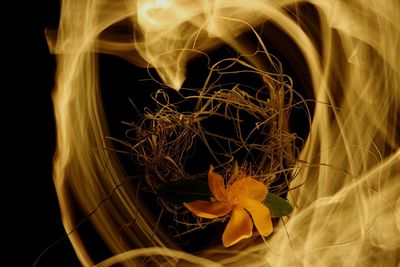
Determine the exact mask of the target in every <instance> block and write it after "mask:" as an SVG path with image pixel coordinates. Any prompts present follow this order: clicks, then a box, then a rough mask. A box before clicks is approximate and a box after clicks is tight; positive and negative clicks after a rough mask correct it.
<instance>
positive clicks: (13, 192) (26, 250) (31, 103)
mask: <svg viewBox="0 0 400 267" xmlns="http://www.w3.org/2000/svg"><path fill="white" fill-rule="evenodd" d="M2 13H3V16H4V17H7V20H8V21H7V23H5V24H4V25H3V26H4V29H5V30H4V31H3V38H2V41H3V45H4V44H5V46H6V48H5V49H4V50H3V57H4V58H5V61H3V63H4V62H5V63H6V64H5V72H3V75H4V73H5V74H6V75H4V78H5V79H4V80H3V82H4V83H3V86H4V88H2V89H3V90H2V109H3V112H2V115H3V116H2V117H3V120H2V121H3V123H4V124H3V127H1V128H2V133H3V138H2V139H3V140H2V141H3V145H2V147H3V149H2V152H3V153H2V154H3V157H5V158H6V160H5V161H3V164H4V163H5V164H4V165H3V167H4V168H3V172H2V173H3V175H2V178H3V179H2V180H3V187H2V188H3V190H2V191H3V194H2V199H3V200H2V204H3V212H4V213H3V214H6V215H5V216H4V217H3V220H2V221H3V227H4V228H3V231H4V232H3V236H5V237H6V240H7V242H5V240H4V238H2V239H3V242H4V243H3V242H2V243H3V245H5V246H6V249H5V252H6V253H5V255H4V256H5V257H6V258H5V259H3V264H1V265H2V266H32V265H33V263H34V261H35V260H36V259H37V257H38V256H39V255H40V254H41V253H42V252H43V251H44V250H45V249H46V248H47V247H49V246H50V245H51V244H52V243H54V242H55V241H56V240H58V239H60V238H62V237H63V236H65V233H64V229H63V227H62V223H61V217H60V213H59V207H58V202H57V198H56V193H55V189H54V185H53V181H52V157H53V153H54V148H55V125H54V123H55V122H54V116H53V110H52V108H53V107H52V101H51V91H52V88H53V86H54V74H55V57H54V55H51V54H50V52H49V49H48V46H47V42H46V38H45V29H46V28H47V27H48V28H53V29H55V28H56V27H57V24H58V19H59V2H58V1H57V0H46V1H26V3H24V2H18V3H17V5H16V6H13V7H12V8H8V7H7V8H6V7H4V10H3V12H2ZM7 13H8V14H7ZM4 126H5V127H4ZM7 262H8V263H7ZM37 266H80V264H79V262H78V261H77V259H76V256H75V254H74V253H73V250H72V248H71V246H70V244H69V243H68V241H67V239H64V241H61V242H59V244H58V245H57V246H54V248H52V249H50V250H49V251H48V253H46V254H45V255H44V256H43V257H42V259H41V260H40V262H39V264H38V265H37Z"/></svg>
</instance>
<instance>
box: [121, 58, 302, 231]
mask: <svg viewBox="0 0 400 267" xmlns="http://www.w3.org/2000/svg"><path fill="white" fill-rule="evenodd" d="M225 61H226V60H225ZM231 64H232V65H233V64H236V65H237V64H238V65H240V66H241V67H243V69H245V70H242V71H230V70H229V68H218V64H216V65H214V67H213V68H212V69H211V72H210V73H212V74H216V75H217V76H218V77H221V76H223V75H243V73H245V72H247V73H251V74H252V75H254V77H257V78H256V79H259V82H260V84H261V86H259V87H252V86H249V85H247V84H246V85H243V84H220V83H218V81H219V80H220V79H219V78H217V79H215V80H214V81H213V82H211V78H210V77H212V75H210V76H209V79H208V80H207V81H206V83H205V84H204V86H203V88H201V89H198V90H194V89H193V90H189V89H182V90H181V91H179V94H180V98H179V100H176V101H175V100H174V101H173V100H171V97H170V95H169V92H170V91H168V90H162V89H160V90H158V91H157V92H156V93H155V94H153V95H152V99H153V100H154V106H153V108H150V107H147V108H145V110H144V113H143V114H142V119H141V120H140V121H139V122H136V123H126V124H127V125H128V126H129V132H130V133H129V136H130V138H131V139H130V140H129V142H127V141H124V144H126V145H128V146H129V151H130V153H131V156H132V159H133V160H134V161H135V162H136V163H137V164H139V165H140V166H141V170H142V174H143V176H144V177H145V180H146V183H145V185H144V187H146V190H150V191H152V192H154V193H156V192H157V188H158V186H160V185H161V184H163V183H166V182H169V181H174V180H179V179H206V177H207V174H206V173H207V171H208V168H209V165H210V164H213V165H214V166H217V167H218V168H219V169H220V170H221V174H223V173H224V172H226V173H228V172H229V170H230V168H231V166H232V164H233V162H234V161H235V160H237V161H238V162H239V163H242V164H244V165H246V168H247V169H248V171H249V172H250V173H251V174H252V176H253V177H255V178H256V179H258V180H260V181H263V182H264V183H265V184H267V185H269V190H270V191H271V192H274V193H277V194H279V195H284V194H286V192H287V190H288V183H289V182H290V180H291V179H293V177H294V174H293V173H292V171H291V170H292V167H293V166H294V164H295V161H296V154H297V149H296V146H295V140H296V138H297V136H296V134H294V133H291V132H290V129H289V115H290V111H291V108H292V106H293V94H294V90H293V84H292V80H291V79H290V77H288V76H287V75H285V74H283V72H282V68H281V66H280V64H279V62H278V63H277V64H275V65H274V70H275V71H274V73H267V72H262V71H259V70H257V69H254V68H251V67H249V65H248V64H246V63H245V62H244V61H241V60H240V59H232V62H231ZM232 65H231V66H232ZM169 90H171V89H169ZM132 133H133V134H132ZM132 136H133V138H132ZM199 147H201V148H199ZM200 162H201V163H202V164H203V165H202V166H200V167H199V165H201V164H200ZM195 165H196V166H195ZM159 203H160V204H161V205H162V208H163V209H165V210H167V211H169V212H170V213H171V214H172V215H173V218H174V220H175V221H176V222H177V223H181V224H184V225H186V226H187V227H189V228H191V229H192V228H193V227H198V226H200V227H203V226H204V224H209V223H212V222H213V221H211V222H210V221H207V222H202V221H201V219H199V218H193V216H191V217H190V218H191V219H190V218H189V214H188V212H187V210H185V209H184V208H182V207H181V206H177V205H176V204H172V203H168V202H166V201H163V200H162V199H159ZM196 220H197V221H196ZM199 220H200V221H199ZM217 220H218V219H217ZM188 231H191V230H190V229H189V230H188ZM178 234H179V233H178Z"/></svg>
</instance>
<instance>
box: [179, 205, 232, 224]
mask: <svg viewBox="0 0 400 267" xmlns="http://www.w3.org/2000/svg"><path fill="white" fill-rule="evenodd" d="M183 205H184V206H185V207H186V208H187V209H188V210H190V211H191V212H193V213H194V214H195V215H196V216H199V217H202V218H207V219H214V218H217V217H221V216H224V215H226V214H228V212H230V211H231V207H229V206H227V205H225V204H223V203H221V202H210V201H206V200H195V201H192V202H190V203H186V202H185V203H183Z"/></svg>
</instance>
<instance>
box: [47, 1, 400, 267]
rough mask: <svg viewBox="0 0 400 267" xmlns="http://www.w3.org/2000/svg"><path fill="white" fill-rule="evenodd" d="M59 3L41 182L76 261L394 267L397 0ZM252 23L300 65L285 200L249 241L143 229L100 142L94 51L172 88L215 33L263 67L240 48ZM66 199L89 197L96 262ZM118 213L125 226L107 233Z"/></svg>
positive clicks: (399, 208) (214, 42) (210, 46)
mask: <svg viewBox="0 0 400 267" xmlns="http://www.w3.org/2000/svg"><path fill="white" fill-rule="evenodd" d="M61 7H62V8H61V19H60V24H59V28H58V34H57V38H56V40H49V44H50V48H51V50H52V52H53V53H55V54H56V55H57V72H56V84H55V89H54V92H53V101H54V111H55V118H56V123H57V150H56V154H55V158H54V183H55V186H56V190H57V196H58V199H59V204H60V208H61V212H62V218H63V224H64V227H65V230H66V232H67V233H69V232H71V234H69V236H68V237H69V240H70V242H71V244H72V246H73V248H74V250H75V252H76V254H77V256H78V258H79V260H80V262H81V263H82V265H83V266H93V265H96V264H97V266H111V265H112V264H115V263H117V262H120V263H124V264H126V266H140V264H143V258H146V259H151V260H150V261H147V262H148V266H243V264H245V266H274V267H275V266H398V264H399V263H400V198H399V192H400V146H399V144H400V134H399V132H400V131H399V130H400V119H399V115H400V109H399V103H400V86H399V85H400V65H399V64H398V62H399V61H400V55H399V51H400V17H399V16H398V14H399V12H400V2H399V1H397V0H385V1H371V0H355V1H344V0H343V1H340V0H336V1H333V0H332V1H331V0H314V1H311V0H310V1H303V2H301V3H300V2H299V1H296V0H284V1H272V0H246V1H244V0H220V1H218V0H214V1H212V0H209V1H200V0H198V1H181V0H131V1H111V0H88V1H80V0H63V1H62V6H61ZM310 10H312V12H310ZM263 23H264V24H265V23H269V24H271V25H274V26H275V27H276V28H277V29H279V30H280V31H281V32H282V33H283V34H284V36H285V38H286V39H282V47H283V48H282V49H283V50H285V51H287V54H289V55H292V56H293V58H292V62H300V61H299V59H300V58H303V59H304V61H305V64H303V65H296V64H295V63H294V64H295V66H294V67H295V68H298V69H303V70H304V69H306V70H307V71H306V72H307V73H308V74H309V77H303V78H304V79H306V78H307V79H310V81H311V88H306V90H309V91H310V92H312V94H313V96H314V101H313V103H314V111H313V114H312V116H311V118H312V120H311V124H310V131H309V133H308V136H307V139H306V141H305V144H304V146H303V147H302V149H301V151H300V153H299V155H298V161H297V165H296V173H298V174H297V176H296V178H295V179H293V181H292V182H291V184H290V188H291V189H292V190H290V191H289V194H288V198H289V200H290V202H291V203H292V204H293V205H294V206H295V210H294V212H293V213H292V214H291V215H290V216H289V217H287V218H285V219H282V220H281V221H280V223H279V225H278V227H276V228H275V229H274V233H273V235H272V236H271V237H270V238H268V239H267V240H265V242H263V243H262V244H258V245H252V246H248V247H247V248H245V249H242V250H240V251H237V250H234V249H223V248H210V249H208V250H205V251H201V252H198V253H195V254H196V255H194V254H189V253H185V252H183V251H180V249H179V247H178V246H177V245H176V243H175V242H174V239H173V238H172V237H171V236H170V235H169V234H168V233H167V232H166V231H163V230H162V229H161V228H160V230H159V231H157V232H156V234H155V235H154V229H156V228H158V227H157V226H158V222H157V217H156V216H154V214H153V213H152V212H151V209H149V207H147V206H146V204H144V203H143V201H142V200H141V197H140V195H139V193H138V192H137V191H136V190H135V189H134V188H133V187H132V188H130V187H126V186H120V184H121V183H122V182H123V181H124V179H126V177H127V175H126V174H125V170H124V167H123V166H122V164H121V163H120V162H119V160H118V157H117V156H116V154H115V152H113V151H112V150H110V149H105V148H110V147H112V144H110V143H109V142H108V141H106V140H107V139H106V137H107V136H110V134H109V130H108V126H107V121H106V119H105V112H104V109H103V104H102V99H101V94H100V85H99V82H98V80H99V72H98V53H107V54H112V55H115V56H118V57H121V58H123V59H125V60H127V61H129V62H131V63H133V64H135V65H136V66H138V67H149V68H154V70H155V71H156V72H157V73H158V75H159V77H160V82H162V83H164V84H165V85H167V86H169V87H170V88H173V89H175V90H178V91H179V90H180V89H181V87H182V85H183V83H184V82H185V79H186V78H187V76H186V71H187V65H188V63H189V61H190V60H192V59H194V58H196V57H198V56H199V54H201V53H208V52H210V51H213V50H214V49H216V48H218V47H220V46H222V45H227V46H229V47H232V48H233V49H235V51H237V53H238V54H239V55H241V56H243V57H245V58H246V59H247V61H248V63H249V64H250V65H251V66H253V67H254V68H256V69H259V70H261V71H268V64H269V63H268V62H265V61H263V60H265V57H247V55H253V54H254V52H255V51H254V47H252V46H251V45H249V43H248V42H246V40H244V39H243V38H239V37H240V36H241V34H243V33H245V32H250V33H251V34H252V36H253V37H255V39H256V40H257V42H258V44H257V49H259V50H261V51H263V49H264V48H265V47H264V45H265V44H268V42H269V39H268V38H269V36H270V35H271V36H272V35H273V34H272V33H269V32H264V34H260V33H259V31H258V30H259V29H260V28H262V26H263V25H264V24H263ZM116 27H120V28H124V29H129V30H130V32H129V34H126V31H120V32H119V31H116V30H115V28H116ZM257 38H258V39H257ZM285 40H286V41H288V40H290V43H291V44H293V45H292V46H291V45H288V43H283V42H284V41H285ZM293 51H298V54H296V53H297V52H296V53H294V52H293ZM132 75H134V74H132ZM295 86H296V85H295ZM173 89H170V90H173ZM115 90H118V88H115ZM305 127H306V125H305ZM118 186H120V187H118ZM116 187H118V190H114V191H113V189H115V188H116ZM110 192H113V194H112V195H110ZM104 199H107V200H108V201H104ZM99 203H102V205H101V206H100V207H99ZM77 207H78V208H79V209H80V210H81V211H82V212H83V214H86V215H87V214H91V212H92V211H93V210H96V212H95V213H93V214H91V216H90V218H89V220H90V223H91V224H92V225H93V226H94V228H95V229H96V230H97V233H98V236H99V237H100V238H101V239H102V240H103V241H104V243H105V244H106V246H107V247H108V249H109V250H110V251H111V254H112V255H111V256H110V257H108V258H107V259H104V261H102V262H94V260H93V253H95V252H93V251H90V249H89V248H88V247H87V245H86V240H85V238H84V237H82V236H80V235H79V231H73V230H74V229H75V228H76V224H77V223H78V222H79V221H80V219H82V217H81V216H77V213H76V210H75V209H76V208H77ZM127 222H133V224H134V227H130V228H129V231H122V232H121V226H122V225H125V224H126V223H127ZM121 233H122V234H123V235H124V236H123V239H124V240H126V241H125V242H121ZM150 241H151V242H150ZM150 244H151V248H150Z"/></svg>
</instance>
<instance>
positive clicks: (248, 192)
mask: <svg viewBox="0 0 400 267" xmlns="http://www.w3.org/2000/svg"><path fill="white" fill-rule="evenodd" d="M229 190H230V191H232V192H233V194H241V195H242V196H243V197H249V198H252V199H254V200H257V201H258V202H261V201H263V200H264V199H265V197H266V196H267V194H268V187H267V186H266V185H265V184H264V183H262V182H260V181H257V180H256V179H253V178H250V177H246V178H243V179H239V180H237V181H236V182H234V183H233V184H232V185H231V186H230V188H229Z"/></svg>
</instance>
